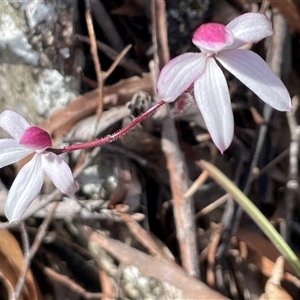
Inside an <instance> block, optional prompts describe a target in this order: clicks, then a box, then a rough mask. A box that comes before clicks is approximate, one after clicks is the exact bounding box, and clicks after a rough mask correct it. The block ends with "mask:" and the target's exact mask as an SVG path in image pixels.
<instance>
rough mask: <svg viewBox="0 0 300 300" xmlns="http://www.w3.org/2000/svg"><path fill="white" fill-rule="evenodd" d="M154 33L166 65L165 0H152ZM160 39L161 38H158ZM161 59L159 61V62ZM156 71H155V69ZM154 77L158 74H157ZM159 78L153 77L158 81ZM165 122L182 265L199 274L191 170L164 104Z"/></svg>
mask: <svg viewBox="0 0 300 300" xmlns="http://www.w3.org/2000/svg"><path fill="white" fill-rule="evenodd" d="M151 9H152V12H151V16H152V34H153V46H154V49H155V50H156V51H155V54H154V57H155V59H156V61H155V63H156V66H163V65H165V64H166V63H167V60H168V58H169V54H168V52H169V50H168V40H167V27H166V24H167V22H166V11H165V1H162V0H152V5H151ZM158 40H159V41H158ZM157 60H159V61H157ZM155 73H156V71H155ZM154 77H155V76H154ZM156 80H157V78H154V82H156ZM162 113H163V117H164V119H163V122H162V139H161V143H162V149H163V152H164V154H165V157H166V160H167V168H168V171H169V175H170V184H171V190H172V199H173V211H174V218H175V223H176V235H177V240H178V243H179V248H180V257H181V261H182V265H183V267H184V268H185V269H186V271H187V272H188V274H189V275H191V276H198V275H199V267H198V260H197V244H196V228H195V219H194V205H193V200H192V198H191V197H189V198H184V193H185V192H186V191H187V189H188V181H189V180H188V173H187V167H186V163H185V161H184V157H183V155H182V152H181V150H180V147H179V142H178V137H177V132H176V128H175V124H174V120H173V119H171V117H170V114H169V110H168V107H165V110H164V111H162Z"/></svg>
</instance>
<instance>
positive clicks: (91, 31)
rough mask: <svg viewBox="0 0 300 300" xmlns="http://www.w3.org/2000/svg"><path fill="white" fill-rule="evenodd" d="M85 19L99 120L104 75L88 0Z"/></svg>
mask: <svg viewBox="0 0 300 300" xmlns="http://www.w3.org/2000/svg"><path fill="white" fill-rule="evenodd" d="M85 20H86V24H87V29H88V32H89V37H90V41H91V49H90V51H91V54H92V57H93V61H94V65H95V71H96V76H97V83H98V93H99V99H98V108H97V114H96V115H97V121H99V120H100V117H101V114H102V111H103V89H104V76H103V74H102V68H101V64H100V60H99V56H98V51H97V42H96V35H95V31H94V26H93V21H92V16H91V9H90V2H89V0H85Z"/></svg>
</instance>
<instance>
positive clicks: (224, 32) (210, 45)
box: [192, 23, 234, 53]
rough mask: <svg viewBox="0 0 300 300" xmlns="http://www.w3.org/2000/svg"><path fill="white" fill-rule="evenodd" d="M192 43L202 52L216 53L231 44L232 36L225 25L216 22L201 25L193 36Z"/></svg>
mask: <svg viewBox="0 0 300 300" xmlns="http://www.w3.org/2000/svg"><path fill="white" fill-rule="evenodd" d="M192 41H193V43H194V44H195V45H196V46H197V47H198V48H199V49H200V50H201V51H203V52H208V53H216V52H219V51H221V50H222V49H223V48H224V47H228V46H230V45H232V44H233V42H234V36H233V34H232V33H231V31H230V30H229V29H227V28H226V26H224V25H222V24H217V23H207V24H203V25H201V26H200V27H199V28H198V29H197V30H196V32H195V33H194V36H193V40H192Z"/></svg>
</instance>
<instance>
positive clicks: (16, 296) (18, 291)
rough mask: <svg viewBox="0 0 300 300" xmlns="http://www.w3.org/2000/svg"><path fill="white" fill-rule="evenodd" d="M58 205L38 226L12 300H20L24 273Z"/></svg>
mask: <svg viewBox="0 0 300 300" xmlns="http://www.w3.org/2000/svg"><path fill="white" fill-rule="evenodd" d="M58 204H59V203H58V202H56V203H54V204H53V206H52V208H51V211H50V213H49V215H48V216H47V218H45V219H44V221H43V223H42V225H41V226H40V228H39V231H38V233H37V235H36V237H35V239H34V242H33V244H32V246H31V247H30V249H29V251H28V255H27V257H26V259H25V264H24V266H23V268H22V271H21V272H20V276H19V279H18V282H17V284H16V288H15V292H14V296H13V299H14V300H17V299H19V298H20V295H21V293H22V290H23V287H24V283H25V276H26V273H27V271H28V269H29V268H30V264H31V261H32V259H33V257H34V255H35V253H36V252H37V250H38V249H39V247H40V245H41V243H42V241H43V239H44V237H45V235H46V233H47V229H48V226H49V224H50V222H51V220H52V217H53V215H54V212H55V210H56V208H57V206H58Z"/></svg>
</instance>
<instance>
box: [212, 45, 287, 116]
mask: <svg viewBox="0 0 300 300" xmlns="http://www.w3.org/2000/svg"><path fill="white" fill-rule="evenodd" d="M216 58H217V59H218V61H219V62H220V63H221V64H222V65H223V67H224V68H225V69H227V70H228V71H229V72H230V73H232V74H233V75H234V76H235V77H236V78H237V79H239V80H240V81H241V82H242V83H243V84H244V85H246V86H247V87H248V88H249V89H250V90H252V91H253V93H255V94H256V95H257V96H258V97H259V98H261V99H262V100H263V101H265V102H266V103H267V104H269V105H271V106H272V107H274V108H275V109H277V110H280V111H289V110H291V97H290V95H289V92H288V90H287V89H286V87H285V85H284V84H283V82H282V81H281V80H280V79H279V78H278V77H277V76H276V75H275V74H274V73H273V72H272V71H271V69H270V68H269V66H268V65H267V64H266V62H265V61H264V60H263V59H262V58H261V57H260V56H259V55H257V54H256V53H254V52H252V51H249V50H228V51H224V52H222V53H219V54H218V55H217V56H216Z"/></svg>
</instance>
